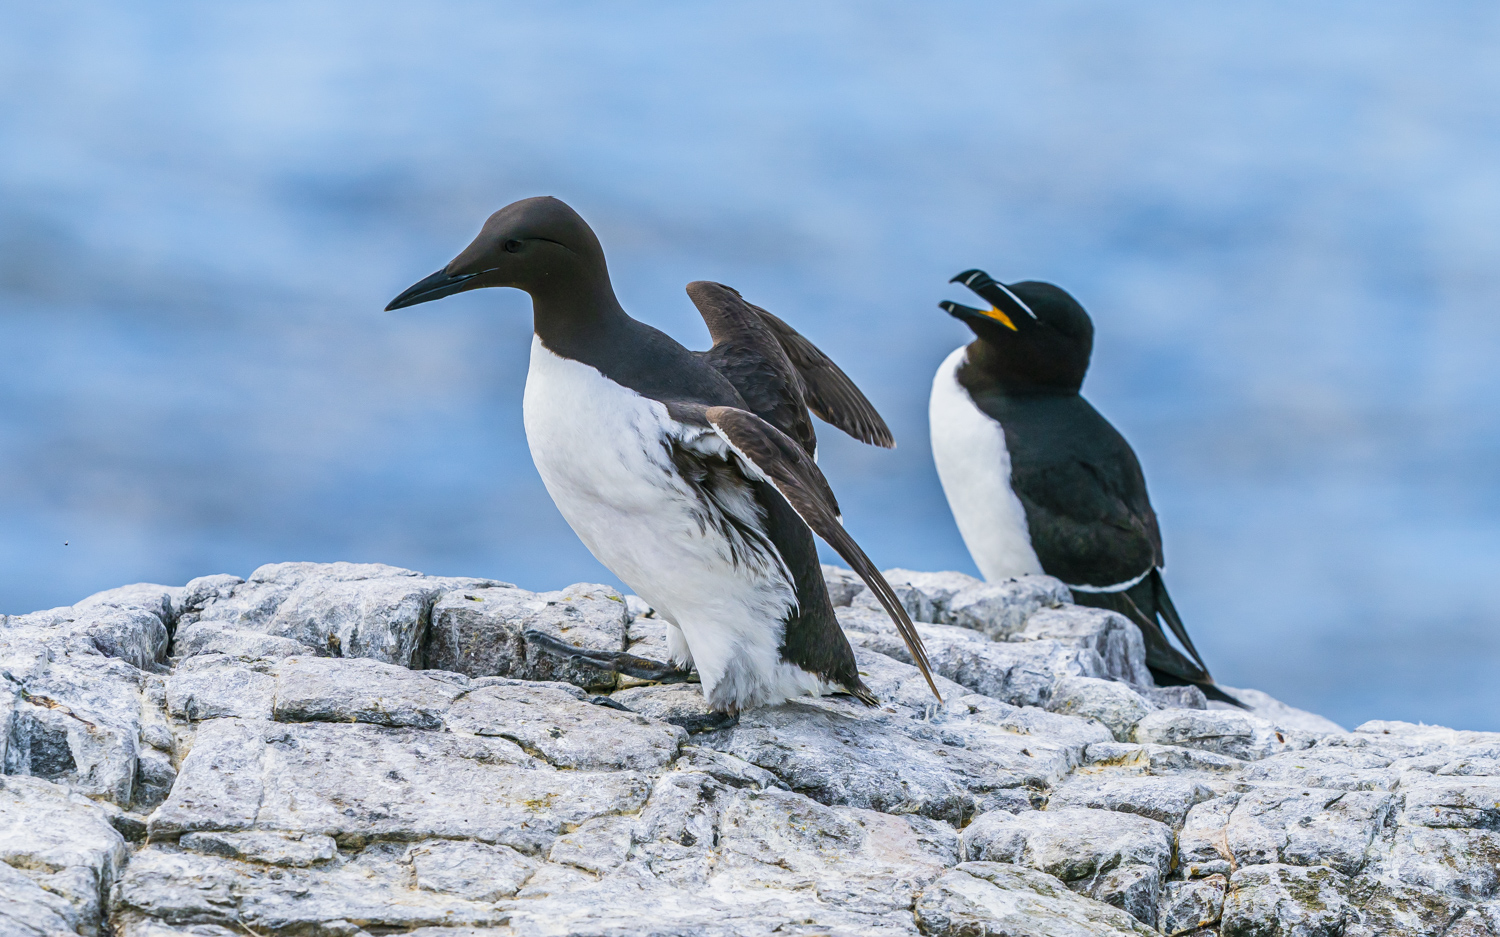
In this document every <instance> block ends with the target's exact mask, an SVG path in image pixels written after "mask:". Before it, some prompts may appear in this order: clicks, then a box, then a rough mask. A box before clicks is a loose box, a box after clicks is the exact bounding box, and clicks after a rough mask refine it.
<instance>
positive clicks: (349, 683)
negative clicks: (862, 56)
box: [0, 563, 1500, 937]
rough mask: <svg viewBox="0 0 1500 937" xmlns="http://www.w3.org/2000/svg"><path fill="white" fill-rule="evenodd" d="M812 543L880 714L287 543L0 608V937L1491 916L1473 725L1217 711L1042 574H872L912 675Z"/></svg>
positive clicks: (432, 934) (710, 931)
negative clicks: (662, 666)
mask: <svg viewBox="0 0 1500 937" xmlns="http://www.w3.org/2000/svg"><path fill="white" fill-rule="evenodd" d="M825 575H826V578H827V579H828V581H829V588H830V594H831V595H832V597H833V599H834V602H835V603H836V605H837V606H838V615H839V619H840V621H841V622H842V623H843V624H844V626H845V627H846V629H847V630H848V634H849V636H850V640H851V642H852V643H853V645H854V646H855V649H856V658H857V660H858V664H859V669H860V671H861V673H862V675H863V679H864V680H865V681H866V683H868V685H869V686H870V687H871V689H872V690H873V691H874V692H875V693H876V694H877V695H878V696H879V697H880V700H881V702H880V704H879V705H878V706H876V707H866V706H864V705H862V704H860V703H859V702H857V701H856V700H853V699H852V698H849V697H846V696H832V697H827V698H823V699H806V700H801V701H796V702H793V703H790V704H788V705H785V706H781V707H774V708H768V709H759V710H752V711H748V712H745V713H741V714H739V715H738V717H737V718H736V717H727V716H725V715H723V714H718V713H713V712H711V711H710V710H709V709H708V707H707V706H706V705H705V703H704V700H703V695H702V690H701V687H700V686H699V685H698V684H697V683H691V682H690V683H678V684H666V685H656V684H643V683H642V682H641V681H639V680H631V679H617V678H616V677H615V675H613V674H610V673H606V672H602V671H599V670H597V669H594V668H591V667H588V666H584V665H581V664H579V663H577V662H574V661H571V660H567V659H560V658H557V657H554V656H550V655H546V654H540V653H538V652H537V651H538V649H537V647H535V646H534V644H533V638H529V637H528V632H542V633H544V634H547V635H549V636H550V637H552V638H555V639H558V640H562V641H565V642H567V643H570V644H574V645H579V646H583V647H587V648H592V649H597V650H622V649H628V650H630V651H632V652H633V653H636V654H638V655H640V656H644V657H649V658H652V659H656V660H661V659H663V658H664V656H665V653H666V650H665V638H666V623H665V622H663V621H661V620H660V619H657V618H655V617H654V613H653V612H652V611H651V610H650V609H649V608H648V607H646V605H645V603H643V602H641V601H640V600H639V599H638V598H636V597H633V596H621V595H620V594H619V593H617V592H615V591H614V590H612V589H609V588H608V587H604V586H593V585H588V584H581V585H577V586H570V587H569V588H568V589H563V590H558V591H557V592H551V593H533V592H528V591H526V590H522V589H517V588H515V587H514V586H510V585H508V584H504V583H499V582H494V581H491V580H479V579H450V578H443V577H432V576H423V575H421V574H419V573H416V572H413V571H411V570H402V569H397V568H394V567H388V566H379V565H373V564H326V565H319V564H309V563H286V564H275V565H271V566H266V567H262V568H261V569H259V570H256V571H255V572H254V573H252V574H251V575H250V577H248V578H247V579H240V578H239V577H236V576H227V575H223V576H206V577H202V578H200V579H196V580H193V581H192V582H190V583H188V584H187V585H186V586H185V587H165V586H151V585H137V586H127V587H124V588H121V589H114V590H109V591H108V592H104V593H99V594H98V595H95V596H90V597H89V598H88V599H85V600H83V601H81V602H79V603H78V604H77V605H75V606H71V607H67V608H61V609H52V610H48V611H44V612H37V613H32V614H30V615H22V616H12V617H9V618H5V619H3V620H0V671H3V673H0V758H3V765H4V770H5V775H6V776H5V777H4V778H3V779H0V935H6V937H9V935H10V934H18V935H25V937H38V935H46V937H56V935H66V934H74V935H83V937H95V935H98V937H104V935H105V934H106V933H112V934H115V935H118V937H186V935H192V937H229V935H236V937H243V935H245V934H247V933H253V934H257V935H264V937H361V935H365V934H381V933H415V934H419V935H422V937H510V935H532V934H542V935H546V934H555V935H594V934H615V935H636V934H646V935H653V934H656V935H673V937H688V935H770V934H780V935H789V934H802V935H812V934H828V935H849V937H852V935H897V934H899V935H913V934H918V933H921V934H936V935H952V937H957V935H969V934H1027V935H1032V934H1048V935H1073V934H1076V935H1097V934H1105V935H1111V934H1150V933H1163V934H1174V935H1200V937H1201V935H1207V934H1214V935H1218V937H1228V935H1235V937H1249V935H1257V937H1260V935H1267V937H1269V935H1323V934H1326V935H1331V937H1332V935H1340V937H1374V935H1391V934H1401V935H1407V934H1410V935H1421V937H1426V935H1431V937H1481V935H1487V937H1497V935H1500V734H1497V733H1482V732H1463V731H1456V730H1451V729H1443V728H1439V727H1432V726H1414V725H1409V724H1406V723H1397V722H1377V723H1367V724H1365V725H1363V726H1360V727H1358V728H1357V729H1355V730H1354V731H1352V732H1349V731H1344V730H1343V729H1341V728H1340V727H1338V726H1336V725H1334V724H1332V723H1330V722H1328V721H1327V720H1322V719H1321V718H1320V717H1317V716H1314V715H1312V714H1310V713H1305V712H1302V711H1300V710H1296V709H1293V708H1292V707H1288V706H1285V705H1284V704H1281V703H1279V702H1278V701H1276V700H1273V699H1270V698H1269V697H1266V696H1265V695H1264V694H1260V693H1257V692H1256V691H1253V690H1232V691H1231V692H1234V693H1236V694H1238V695H1239V696H1240V697H1241V698H1242V699H1244V701H1245V702H1246V703H1247V705H1248V706H1249V711H1248V712H1246V711H1241V710H1236V709H1232V708H1227V709H1226V708H1223V707H1221V706H1219V705H1209V704H1208V703H1207V702H1206V701H1205V699H1204V698H1203V695H1202V693H1201V692H1200V691H1199V690H1197V689H1196V688H1193V687H1170V688H1163V687H1155V686H1153V685H1152V684H1151V680H1150V675H1149V671H1147V670H1146V667H1145V655H1144V647H1143V645H1142V643H1141V640H1140V635H1139V633H1138V632H1137V631H1136V630H1135V628H1134V627H1133V626H1132V625H1130V624H1129V623H1128V622H1126V621H1125V620H1124V619H1122V618H1119V617H1118V616H1113V615H1111V614H1110V613H1107V612H1102V611H1099V610H1095V609H1082V608H1077V607H1075V606H1072V605H1070V604H1069V603H1068V598H1069V596H1068V593H1067V590H1066V587H1064V586H1062V584H1061V583H1058V582H1057V581H1056V580H1053V579H1049V578H1048V577H1042V576H1029V577H1020V578H1018V579H1015V580H1008V581H1006V582H1000V583H981V582H978V581H976V580H973V579H971V578H969V577H966V576H963V575H961V574H957V573H921V572H913V571H910V570H891V571H890V573H889V576H890V578H891V580H892V582H893V583H894V584H895V586H896V589H897V592H898V595H899V596H900V598H901V601H902V602H903V604H904V605H905V606H906V607H907V608H908V610H910V611H911V612H912V613H913V614H914V615H915V616H917V617H918V618H925V619H928V620H927V621H923V622H922V623H921V624H920V625H919V629H920V630H921V631H922V633H923V635H924V638H925V640H926V641H927V642H928V646H929V649H930V651H931V652H932V657H933V662H934V665H935V667H936V669H937V670H938V676H937V678H936V682H937V685H938V689H939V691H940V692H941V693H942V695H943V699H944V702H943V704H941V705H939V704H938V703H937V701H936V700H935V699H933V697H932V695H931V693H930V691H929V690H928V688H927V685H926V682H925V681H924V680H923V679H922V677H921V676H920V674H918V672H917V671H916V669H915V668H914V667H912V666H911V665H910V663H909V661H907V660H906V659H905V658H906V652H905V648H904V645H902V643H901V642H900V639H899V637H897V636H896V634H895V631H894V628H893V626H892V625H891V624H890V621H889V619H888V618H887V617H886V616H885V613H884V611H883V610H881V609H879V608H878V606H877V604H876V603H874V602H873V601H872V597H871V596H870V595H869V593H868V591H867V590H866V588H865V586H864V585H863V583H860V582H859V580H858V577H856V576H854V575H853V574H852V573H850V572H849V571H847V570H841V569H838V568H837V567H825ZM169 653H170V656H169ZM148 834H149V835H148ZM1153 927H1154V928H1156V929H1153Z"/></svg>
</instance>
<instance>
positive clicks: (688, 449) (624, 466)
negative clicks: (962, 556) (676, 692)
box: [387, 198, 937, 713]
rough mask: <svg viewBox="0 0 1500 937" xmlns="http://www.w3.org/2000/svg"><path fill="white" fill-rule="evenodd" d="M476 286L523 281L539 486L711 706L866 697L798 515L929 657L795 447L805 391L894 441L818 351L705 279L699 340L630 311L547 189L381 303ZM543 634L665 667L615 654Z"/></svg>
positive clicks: (822, 412) (807, 400) (849, 422)
mask: <svg viewBox="0 0 1500 937" xmlns="http://www.w3.org/2000/svg"><path fill="white" fill-rule="evenodd" d="M486 286H507V287H514V288H516V289H521V290H525V291H526V292H527V293H529V294H530V295H531V299H532V320H533V327H534V332H535V334H534V335H533V338H532V344H531V366H530V369H529V371H528V372H527V376H526V394H525V402H524V413H525V423H526V440H527V443H528V444H529V446H530V448H531V456H532V460H533V461H534V462H535V463H536V467H537V470H538V472H539V473H540V474H541V476H542V481H543V482H544V483H545V484H546V486H547V491H548V493H549V494H551V495H552V499H553V501H554V502H556V504H557V507H558V509H559V510H560V511H561V512H562V515H563V517H564V518H566V519H567V521H568V523H569V524H570V525H571V526H572V527H573V530H574V531H575V532H576V533H577V534H578V536H579V538H580V539H582V540H583V542H584V544H585V545H586V546H588V548H589V550H591V551H592V552H593V554H594V556H596V557H598V559H599V560H600V562H602V563H603V564H604V565H605V566H608V567H609V568H610V569H611V570H612V571H613V572H614V573H615V575H617V576H619V577H620V579H621V580H623V581H624V582H625V583H626V584H628V585H629V586H630V587H631V588H632V589H634V590H635V591H636V593H637V594H639V595H640V596H641V597H642V598H644V599H645V600H646V601H647V602H649V603H650V604H651V606H652V607H653V608H655V609H656V610H657V613H658V614H659V615H661V617H662V618H664V619H665V620H666V621H667V623H668V629H667V634H668V644H669V646H670V648H671V652H672V659H673V662H674V663H675V664H676V665H677V667H680V668H683V669H686V668H689V667H696V669H697V671H698V675H699V679H700V680H701V681H702V684H703V693H704V695H705V697H707V699H708V700H709V702H710V704H711V705H712V706H713V707H714V708H715V709H717V710H719V711H721V712H725V713H734V712H738V711H739V710H741V709H746V708H749V707H753V706H759V705H764V704H772V703H779V702H782V701H784V700H786V699H789V698H791V697H794V696H799V695H805V694H818V693H824V692H829V691H831V690H837V689H842V690H846V691H848V692H849V693H852V694H853V695H855V696H857V697H858V698H860V699H861V700H864V701H865V702H867V703H873V702H875V698H874V696H873V695H871V693H870V691H869V689H868V688H867V687H866V686H865V685H864V683H863V682H862V681H861V680H860V678H859V674H858V672H857V671H856V669H855V662H854V652H853V651H852V650H851V649H850V647H849V642H848V640H847V639H845V637H844V633H843V631H842V630H840V628H839V625H838V621H837V619H836V618H835V617H834V613H833V607H832V605H831V604H830V602H829V599H828V590H827V587H826V585H825V584H824V582H823V577H822V573H821V570H820V567H819V564H818V556H817V550H816V547H815V545H814V543H813V538H812V532H813V531H816V532H817V533H818V535H819V536H821V537H822V538H823V539H824V540H826V541H828V543H829V544H830V545H831V546H832V547H833V548H834V549H835V550H837V551H838V553H839V555H840V556H842V557H843V558H844V560H845V561H846V562H847V563H849V565H850V566H851V567H852V568H853V569H854V570H855V571H856V572H858V573H859V574H860V576H861V577H862V578H863V579H864V580H865V582H866V583H867V584H868V585H869V586H870V589H871V590H872V591H873V592H874V593H875V595H876V596H878V597H879V599H880V601H881V603H882V604H883V605H884V606H885V609H886V611H887V612H888V613H889V614H890V615H891V617H892V619H894V620H895V622H896V626H897V628H898V629H899V630H900V632H901V634H902V636H903V637H904V638H905V639H906V643H907V646H908V647H909V648H910V650H911V653H912V658H913V659H914V660H916V661H917V662H918V664H919V666H920V667H921V668H922V671H923V673H924V674H927V673H928V666H927V656H926V651H925V650H924V649H923V647H922V641H921V639H920V638H919V637H918V636H917V632H916V629H915V628H914V627H913V626H912V623H911V619H910V618H909V617H908V616H907V614H906V611H905V610H904V609H903V608H902V607H901V603H900V601H899V600H898V599H897V598H896V595H895V593H894V591H893V590H892V589H891V587H890V585H889V584H888V583H887V582H886V581H885V579H884V578H883V577H882V576H881V575H880V572H879V571H878V570H877V569H876V568H875V565H874V564H873V563H871V562H870V560H869V558H868V557H866V556H865V554H864V551H863V550H861V549H860V548H859V545H858V544H856V543H855V542H854V540H853V539H852V538H851V537H850V536H849V534H848V533H847V532H846V531H845V530H844V528H843V526H842V524H841V522H840V519H839V508H838V502H837V501H836V500H835V498H834V496H833V492H832V491H831V490H830V489H829V487H828V482H827V480H826V479H824V477H823V474H822V472H820V471H819V470H818V467H817V465H816V464H815V463H814V461H813V452H814V447H815V445H816V441H815V437H814V434H813V429H812V425H811V423H810V421H809V418H808V416H807V410H808V408H809V407H811V408H812V410H813V411H814V412H815V413H817V414H818V415H819V416H821V417H823V418H824V419H825V420H827V421H829V422H830V423H832V424H833V425H834V426H837V427H839V428H840V429H843V430H845V431H846V432H849V433H850V434H851V435H854V436H855V437H856V438H859V439H863V440H864V441H866V442H872V443H875V444H878V445H886V446H889V445H892V444H893V443H892V442H891V437H890V432H889V430H887V429H886V426H885V422H884V421H883V420H881V418H880V416H879V414H877V413H876V412H875V409H874V407H872V406H871V405H870V402H869V401H868V400H866V399H865V397H864V395H863V394H861V393H860V392H859V390H858V389H857V388H856V387H855V386H854V384H853V383H852V382H851V381H850V380H849V378H848V377H847V376H845V375H844V373H843V372H842V371H840V370H839V369H838V367H837V366H836V365H834V363H833V362H832V361H830V360H829V359H828V358H827V356H825V355H824V354H823V353H822V352H820V351H819V350H818V349H817V348H815V347H813V345H812V344H811V343H810V342H808V341H807V340H806V339H805V338H803V337H802V336H801V335H799V334H797V332H796V331H794V330H793V329H792V328H791V327H790V326H788V325H787V324H786V323H784V322H782V321H781V320H780V319H778V318H776V317H775V316H773V315H771V314H770V313H768V312H766V311H765V310H763V309H760V308H759V307H756V306H752V305H750V304H749V303H747V302H745V300H744V299H742V298H741V297H740V295H739V294H738V293H737V292H735V291H734V290H732V289H730V288H728V287H726V286H721V285H719V284H717V283H708V282H697V283H693V284H690V285H689V287H688V294H689V296H690V297H691V298H692V300H693V302H694V303H695V304H696V305H697V306H698V308H699V310H700V312H701V313H702V314H703V317H704V320H705V321H706V322H707V323H708V326H709V331H710V334H711V335H712V336H713V340H714V345H713V347H712V348H711V349H710V350H709V351H707V352H694V351H689V350H688V349H686V348H684V347H683V346H681V345H679V344H678V343H677V342H675V341H673V340H672V338H671V337H669V336H668V335H666V334H664V333H662V332H660V331H658V330H656V329H654V328H652V327H651V326H649V325H646V324H644V323H642V322H638V321H636V320H635V319H632V318H631V317H630V316H629V315H627V314H626V312H625V310H624V309H623V308H621V306H620V303H619V301H618V300H617V299H616V298H615V293H614V288H613V287H612V286H611V285H610V280H609V272H608V269H607V268H606V266H605V262H604V250H603V248H602V247H601V246H600V244H599V240H598V238H597V237H595V235H594V232H593V231H592V230H591V229H590V228H589V226H588V225H587V224H586V223H585V222H584V220H583V219H582V218H581V217H579V215H578V214H577V213H576V212H574V211H573V210H572V209H571V208H569V207H568V206H567V205H565V204H563V203H562V202H561V201H559V200H557V199H555V198H529V199H524V200H522V201H519V202H515V203H513V204H511V205H508V206H506V207H505V208H502V209H501V210H500V211H498V212H496V213H495V214H493V215H491V216H490V218H489V220H488V221H486V222H485V224H484V228H483V230H481V231H480V233H479V236H478V237H477V238H475V239H474V242H473V243H472V244H470V245H469V246H468V247H467V248H465V249H464V251H463V252H462V253H460V254H459V255H458V257H456V258H455V259H454V260H453V262H452V263H450V264H448V266H447V267H444V268H443V269H442V270H439V271H438V272H437V273H434V274H432V275H431V276H429V277H427V278H426V279H424V280H422V281H420V282H418V283H417V284H415V285H414V286H412V287H411V288H410V289H408V290H406V291H405V292H403V293H402V294H401V295H400V296H397V297H396V298H395V299H394V300H393V301H392V302H391V304H390V305H389V306H388V307H387V308H388V309H399V308H401V307H403V306H411V305H414V304H416V303H421V302H427V301H428V300H432V299H438V298H440V297H443V296H448V295H451V294H453V293H458V292H461V291H463V290H471V289H477V288H479V287H486ZM543 643H545V642H543ZM561 650H562V651H563V652H565V653H574V654H576V655H578V656H582V657H585V658H587V659H589V660H590V661H591V662H594V663H597V664H599V665H600V666H607V667H614V668H615V669H619V670H622V671H623V672H627V673H636V674H638V675H640V674H645V675H649V676H661V677H670V676H672V675H671V674H669V673H667V669H668V668H665V667H663V668H661V669H653V668H652V666H651V664H652V662H650V661H643V660H642V659H640V658H634V657H631V656H630V655H625V654H608V653H600V652H597V651H583V650H582V649H578V648H571V647H567V646H564V647H563V648H561ZM928 683H929V684H932V678H931V676H930V675H929V676H928ZM933 693H934V694H936V693H937V688H936V686H935V685H933Z"/></svg>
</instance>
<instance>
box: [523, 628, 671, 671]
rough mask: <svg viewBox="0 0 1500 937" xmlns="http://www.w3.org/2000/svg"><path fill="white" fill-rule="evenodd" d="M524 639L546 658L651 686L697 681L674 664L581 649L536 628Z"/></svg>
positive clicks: (526, 633)
mask: <svg viewBox="0 0 1500 937" xmlns="http://www.w3.org/2000/svg"><path fill="white" fill-rule="evenodd" d="M521 637H523V638H525V639H526V643H527V645H529V646H530V647H532V648H535V649H536V650H538V651H541V652H542V653H544V654H549V655H551V656H553V657H560V658H562V659H564V660H570V661H579V662H580V663H584V664H588V665H590V666H591V667H597V668H599V669H600V670H607V671H609V672H610V673H618V674H624V675H625V676H627V677H634V678H635V679H637V680H648V681H650V682H652V683H688V682H691V681H692V680H693V678H694V674H693V672H692V671H691V670H683V669H682V668H680V667H678V666H677V665H676V664H673V663H663V662H661V661H656V660H651V659H650V658H647V657H637V656H635V655H634V654H627V653H625V652H624V651H598V650H594V649H592V648H586V647H578V646H577V645H576V644H569V643H568V642H566V641H561V640H558V639H557V638H554V637H553V636H552V635H550V634H547V633H546V632H545V631H537V630H536V629H534V628H533V629H531V630H529V631H527V632H525V633H524V634H522V635H521Z"/></svg>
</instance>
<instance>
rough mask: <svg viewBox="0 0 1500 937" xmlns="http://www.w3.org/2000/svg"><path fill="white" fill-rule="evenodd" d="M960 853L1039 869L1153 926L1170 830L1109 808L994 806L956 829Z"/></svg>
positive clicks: (1166, 866) (1169, 849) (1168, 860)
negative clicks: (1016, 809) (1014, 810)
mask: <svg viewBox="0 0 1500 937" xmlns="http://www.w3.org/2000/svg"><path fill="white" fill-rule="evenodd" d="M963 854H964V858H965V859H967V860H970V861H986V862H1010V863H1015V864H1017V865H1025V866H1029V867H1031V868H1034V869H1037V870H1039V871H1042V872H1046V873H1048V874H1049V875H1052V876H1055V877H1056V878H1058V879H1059V880H1061V881H1062V882H1064V883H1065V884H1066V885H1067V886H1068V887H1069V888H1071V889H1073V890H1074V891H1077V892H1080V893H1082V894H1086V895H1089V896H1091V897H1093V898H1097V899H1099V900H1100V901H1103V902H1105V903H1106V904H1113V905H1115V906H1117V907H1120V908H1123V909H1124V910H1126V911H1128V912H1130V913H1131V914H1132V916H1134V917H1135V918H1136V919H1137V920H1140V921H1141V922H1142V923H1144V924H1147V925H1150V926H1152V927H1154V926H1156V919H1157V907H1158V904H1159V902H1160V890H1161V882H1162V880H1163V879H1164V878H1165V877H1166V875H1167V873H1168V871H1170V868H1171V863H1172V831H1171V829H1170V828H1168V827H1167V826H1166V825H1165V824H1163V823H1160V822H1158V821H1156V820H1151V819H1148V818H1146V817H1141V816H1130V815H1128V814H1124V813H1116V812H1113V811H1109V810H1090V809H1086V808H1075V807H1062V808H1049V809H1047V810H1046V811H1044V812H1043V811H1031V812H1026V813H1018V814H1014V815H1012V814H1009V813H1004V812H1000V811H996V812H993V813H987V814H984V815H983V816H981V817H979V818H978V819H976V820H975V821H974V822H973V823H972V824H970V825H969V827H968V828H967V829H965V830H964V834H963Z"/></svg>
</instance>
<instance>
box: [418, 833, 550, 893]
mask: <svg viewBox="0 0 1500 937" xmlns="http://www.w3.org/2000/svg"><path fill="white" fill-rule="evenodd" d="M553 848H554V849H555V848H556V847H555V846H554V847H553ZM407 860H408V861H409V862H411V864H412V872H413V873H414V875H415V876H416V881H417V888H418V889H420V890H422V891H434V892H440V893H442V894H445V895H452V896H454V897H456V898H465V899H467V900H469V901H485V902H494V901H499V900H500V899H501V898H509V897H511V896H512V895H514V894H515V893H516V892H518V891H520V890H521V886H522V885H525V884H526V881H527V880H528V879H530V878H531V876H532V875H533V874H534V873H535V872H536V869H537V865H538V863H537V861H536V860H534V859H529V858H527V857H526V856H523V855H521V854H520V853H518V852H516V851H515V850H514V849H512V848H510V847H509V846H492V845H489V844H487V843H475V842H468V841H466V840H453V839H438V840H432V841H431V842H427V843H424V844H422V845H420V846H413V847H412V848H411V850H410V851H409V852H408V853H407Z"/></svg>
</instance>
